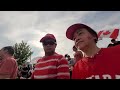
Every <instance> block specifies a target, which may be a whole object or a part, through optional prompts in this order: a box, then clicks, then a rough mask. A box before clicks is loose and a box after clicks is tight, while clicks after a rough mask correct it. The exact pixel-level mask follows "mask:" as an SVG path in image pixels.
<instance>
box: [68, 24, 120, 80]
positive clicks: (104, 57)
mask: <svg viewBox="0 0 120 90" xmlns="http://www.w3.org/2000/svg"><path fill="white" fill-rule="evenodd" d="M66 37H67V38H68V39H70V40H73V41H74V42H75V46H76V47H77V48H78V49H79V50H82V51H83V52H84V57H82V58H81V59H80V60H79V61H78V62H77V63H76V64H75V66H74V69H73V73H72V78H73V79H120V45H117V46H115V47H111V48H99V47H97V45H96V43H97V41H98V36H97V33H96V32H95V31H94V30H93V29H92V28H91V27H89V26H87V25H85V24H81V23H77V24H74V25H71V26H70V27H69V28H68V29H67V31H66Z"/></svg>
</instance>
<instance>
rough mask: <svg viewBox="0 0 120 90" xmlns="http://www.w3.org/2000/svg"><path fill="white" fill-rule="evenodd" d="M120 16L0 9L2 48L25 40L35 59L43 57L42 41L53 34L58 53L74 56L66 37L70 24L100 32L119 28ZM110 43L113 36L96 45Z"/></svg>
mask: <svg viewBox="0 0 120 90" xmlns="http://www.w3.org/2000/svg"><path fill="white" fill-rule="evenodd" d="M119 18H120V11H0V41H1V43H0V48H2V47H4V46H7V45H14V44H15V43H20V42H21V41H22V40H23V41H25V42H27V43H28V44H29V45H30V47H31V48H32V51H34V53H33V55H32V58H35V57H39V56H40V57H41V56H43V55H44V50H43V47H42V44H41V43H40V42H39V40H40V39H41V38H42V37H43V36H44V35H45V34H47V33H52V34H54V35H55V37H56V39H57V44H58V45H57V48H56V52H58V53H60V54H63V55H64V54H66V53H68V54H69V55H71V57H73V53H74V52H73V51H72V46H73V45H74V42H73V41H71V40H68V39H67V38H66V36H65V33H66V29H67V28H68V27H69V26H70V25H72V24H75V23H84V24H87V25H89V26H91V27H92V28H93V29H94V30H95V31H96V32H98V31H100V30H105V29H114V28H120V20H119ZM118 40H120V36H118ZM109 43H110V39H102V40H100V41H99V42H98V43H97V45H98V47H106V46H107V45H108V44H109Z"/></svg>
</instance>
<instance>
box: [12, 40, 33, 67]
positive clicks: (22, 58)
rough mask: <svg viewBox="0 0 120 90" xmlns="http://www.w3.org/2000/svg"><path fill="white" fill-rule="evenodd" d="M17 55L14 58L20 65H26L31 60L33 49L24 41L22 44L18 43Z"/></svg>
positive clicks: (15, 47)
mask: <svg viewBox="0 0 120 90" xmlns="http://www.w3.org/2000/svg"><path fill="white" fill-rule="evenodd" d="M14 49H15V53H14V57H15V59H17V63H18V65H22V64H23V63H25V62H26V61H27V60H28V59H29V58H31V55H32V54H33V52H32V51H31V48H30V46H29V45H27V43H25V42H24V41H22V42H21V43H16V44H15V45H14Z"/></svg>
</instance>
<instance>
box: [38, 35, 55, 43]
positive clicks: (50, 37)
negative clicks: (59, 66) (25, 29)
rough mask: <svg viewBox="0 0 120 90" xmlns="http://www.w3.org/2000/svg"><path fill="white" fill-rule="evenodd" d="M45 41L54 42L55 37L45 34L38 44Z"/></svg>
mask: <svg viewBox="0 0 120 90" xmlns="http://www.w3.org/2000/svg"><path fill="white" fill-rule="evenodd" d="M46 39H53V40H55V41H56V38H55V36H54V35H53V34H46V35H45V36H44V37H43V38H42V39H41V40H40V42H43V41H44V40H46Z"/></svg>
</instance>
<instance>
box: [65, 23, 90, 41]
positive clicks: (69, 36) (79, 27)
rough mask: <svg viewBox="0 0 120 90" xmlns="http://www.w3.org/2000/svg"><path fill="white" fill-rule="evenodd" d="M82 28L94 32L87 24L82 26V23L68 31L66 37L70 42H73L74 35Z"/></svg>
mask: <svg viewBox="0 0 120 90" xmlns="http://www.w3.org/2000/svg"><path fill="white" fill-rule="evenodd" d="M81 28H86V29H91V30H92V28H90V27H89V26H87V25H85V24H81V23H77V24H73V25H71V26H70V27H69V28H68V29H67V31H66V37H67V38H68V39H70V40H73V35H74V33H75V31H76V30H78V29H81Z"/></svg>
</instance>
